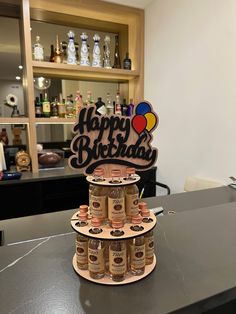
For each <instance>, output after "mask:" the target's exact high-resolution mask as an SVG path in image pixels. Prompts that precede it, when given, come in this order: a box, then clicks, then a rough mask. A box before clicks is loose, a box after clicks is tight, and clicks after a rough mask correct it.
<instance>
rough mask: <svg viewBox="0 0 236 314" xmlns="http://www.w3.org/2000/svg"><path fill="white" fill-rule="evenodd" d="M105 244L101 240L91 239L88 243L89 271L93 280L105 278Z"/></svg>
mask: <svg viewBox="0 0 236 314" xmlns="http://www.w3.org/2000/svg"><path fill="white" fill-rule="evenodd" d="M104 251H105V244H104V241H102V240H99V239H89V242H88V269H89V275H90V277H91V278H93V279H100V278H102V277H104V276H105V252H104Z"/></svg>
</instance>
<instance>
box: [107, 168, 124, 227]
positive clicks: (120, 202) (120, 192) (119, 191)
mask: <svg viewBox="0 0 236 314" xmlns="http://www.w3.org/2000/svg"><path fill="white" fill-rule="evenodd" d="M120 175H121V172H120V170H118V169H113V170H112V171H111V176H112V179H111V181H112V183H113V184H117V183H119V182H120ZM125 218H126V216H125V196H124V188H123V187H122V186H112V187H110V189H109V192H108V219H109V223H110V225H111V222H112V220H117V219H118V220H121V221H123V222H124V221H125Z"/></svg>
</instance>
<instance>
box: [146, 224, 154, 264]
mask: <svg viewBox="0 0 236 314" xmlns="http://www.w3.org/2000/svg"><path fill="white" fill-rule="evenodd" d="M144 241H145V264H146V265H150V264H152V263H153V259H154V235H153V230H151V231H149V232H148V233H146V234H145V235H144Z"/></svg>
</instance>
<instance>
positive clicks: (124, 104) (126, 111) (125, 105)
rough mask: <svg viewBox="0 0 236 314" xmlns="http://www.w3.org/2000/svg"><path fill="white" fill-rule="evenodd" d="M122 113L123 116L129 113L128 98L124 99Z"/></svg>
mask: <svg viewBox="0 0 236 314" xmlns="http://www.w3.org/2000/svg"><path fill="white" fill-rule="evenodd" d="M121 113H122V116H125V117H126V116H127V114H128V105H127V103H126V99H125V98H124V99H123V103H122V105H121Z"/></svg>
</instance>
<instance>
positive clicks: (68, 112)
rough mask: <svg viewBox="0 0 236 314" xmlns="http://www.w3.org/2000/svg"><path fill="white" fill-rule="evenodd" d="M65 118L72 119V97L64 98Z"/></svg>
mask: <svg viewBox="0 0 236 314" xmlns="http://www.w3.org/2000/svg"><path fill="white" fill-rule="evenodd" d="M65 105H66V118H74V104H73V100H72V95H69V96H66V103H65Z"/></svg>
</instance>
